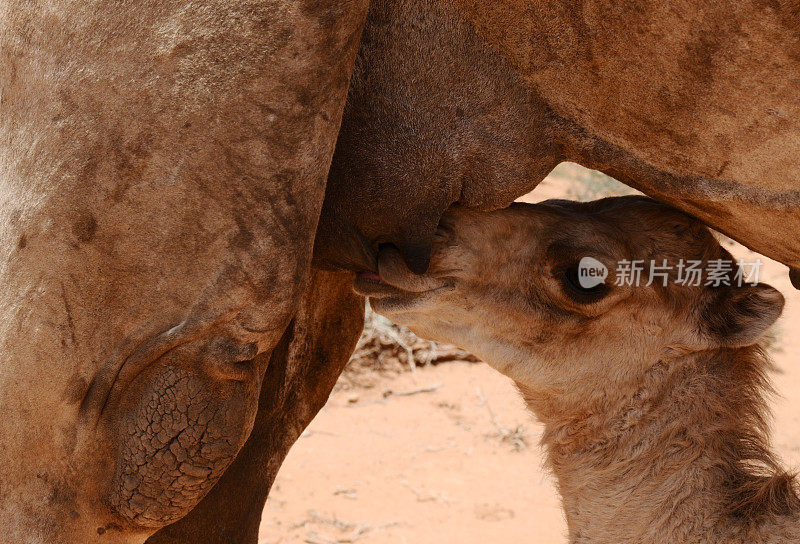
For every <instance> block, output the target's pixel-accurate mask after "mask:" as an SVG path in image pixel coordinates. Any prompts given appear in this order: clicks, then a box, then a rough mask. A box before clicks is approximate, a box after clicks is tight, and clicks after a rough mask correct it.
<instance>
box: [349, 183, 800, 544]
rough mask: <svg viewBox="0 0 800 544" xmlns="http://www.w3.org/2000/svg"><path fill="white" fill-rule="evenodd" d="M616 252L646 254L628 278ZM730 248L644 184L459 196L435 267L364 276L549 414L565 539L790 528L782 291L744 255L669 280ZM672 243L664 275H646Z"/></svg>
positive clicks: (381, 302)
mask: <svg viewBox="0 0 800 544" xmlns="http://www.w3.org/2000/svg"><path fill="white" fill-rule="evenodd" d="M534 233H535V235H534ZM585 256H591V257H593V258H595V259H597V260H598V261H600V262H602V263H603V264H604V265H605V266H607V268H608V269H609V276H608V278H606V281H605V283H601V284H599V285H597V286H593V287H590V288H586V287H583V286H582V285H581V284H580V281H579V280H580V277H579V276H578V275H577V274H579V269H578V263H579V262H580V259H581V258H582V257H585ZM622 259H628V260H634V259H640V260H643V261H644V262H645V271H644V275H643V277H644V279H645V281H642V282H641V283H640V284H639V285H638V286H637V285H635V284H634V285H625V284H624V282H618V281H617V279H620V276H619V275H618V273H617V272H618V269H615V267H614V264H615V263H617V262H619V261H620V260H622ZM720 259H721V260H722V261H723V262H724V261H729V262H733V260H732V257H731V255H730V254H729V253H728V252H727V251H726V250H725V249H723V248H722V247H721V246H720V244H719V243H718V242H717V240H716V239H715V238H714V236H713V235H712V234H711V232H710V231H709V230H708V229H707V228H706V227H705V226H704V225H702V224H701V223H700V222H699V221H697V220H695V219H693V218H690V217H688V216H687V215H685V214H683V213H682V212H678V211H676V210H673V209H672V208H670V207H668V206H666V205H663V204H660V203H657V202H655V201H652V200H650V199H647V198H641V197H621V198H611V199H604V200H600V201H596V202H592V203H586V204H578V203H572V202H566V201H548V202H546V203H543V204H540V205H515V206H512V207H511V208H509V209H506V210H499V211H495V212H488V213H486V212H478V211H470V210H466V209H454V210H453V211H451V212H450V213H448V214H447V215H446V216H445V217H444V219H443V222H442V225H441V226H440V228H439V230H438V233H437V241H436V243H435V245H434V253H433V259H432V263H431V268H430V271H429V272H428V274H426V275H424V276H415V275H413V274H412V273H411V272H410V271H408V269H407V268H405V265H404V264H403V261H402V258H401V256H400V255H399V252H386V254H385V255H382V257H381V261H380V263H379V268H380V273H381V280H382V281H381V282H379V283H378V282H376V281H375V280H374V279H370V278H369V277H366V276H365V277H361V278H359V279H358V280H357V283H356V289H357V290H358V291H359V292H361V293H362V294H366V295H369V296H370V297H371V299H370V300H371V303H372V306H373V308H375V310H376V311H378V312H381V313H385V314H386V315H388V316H389V317H391V318H392V319H394V320H395V321H397V322H400V323H402V324H405V325H407V326H409V327H410V328H411V329H412V330H414V331H415V332H417V333H419V334H421V335H425V336H428V337H431V338H434V339H438V340H443V341H450V342H454V343H457V344H460V345H462V346H464V347H466V348H468V349H471V350H472V351H474V352H475V353H476V354H477V355H479V356H480V357H482V358H483V359H484V360H486V361H487V362H488V363H489V364H491V365H492V366H493V367H494V368H496V369H498V370H499V371H501V372H503V373H504V374H506V375H508V376H510V377H511V378H512V379H514V380H515V382H516V383H517V385H518V387H519V389H520V391H521V392H522V394H523V397H524V398H525V400H526V402H527V404H528V406H529V408H530V409H531V411H532V412H533V413H534V414H535V415H536V417H537V418H538V419H539V420H541V421H542V422H543V423H544V426H545V431H544V434H543V438H542V443H543V445H544V446H545V448H546V450H547V457H548V465H549V467H550V468H551V470H552V472H553V474H554V475H555V477H556V479H557V483H558V489H559V491H560V493H561V496H562V498H563V506H564V509H565V512H566V517H567V522H568V526H569V535H570V542H572V543H576V544H577V543H580V544H588V543H601V542H602V543H609V542H613V543H615V544H622V543H631V544H633V543H669V544H690V543H691V544H696V543H698V542H702V543H711V542H714V543H728V544H734V543H737V544H738V543H745V542H746V543H748V544H749V543H764V544H766V543H770V544H777V543H789V542H797V541H798V539H800V499H798V490H797V487H796V484H795V481H794V477H793V476H792V475H790V474H789V473H788V472H787V471H785V470H784V469H783V468H781V466H780V463H779V462H778V460H777V459H776V457H775V455H774V454H773V453H772V451H771V449H770V446H769V438H768V436H769V435H768V424H767V410H766V404H765V395H766V393H767V392H768V391H769V390H770V388H769V383H768V379H767V375H766V374H767V371H768V370H769V368H770V362H769V359H768V357H767V356H766V352H765V351H764V349H763V347H762V345H763V342H764V338H765V333H766V331H767V330H768V328H769V327H770V326H771V325H772V323H773V322H774V321H775V320H776V319H777V318H778V316H779V315H780V313H781V311H782V309H783V302H784V301H783V296H782V295H781V294H780V293H779V292H778V291H776V290H775V289H773V288H772V287H769V286H767V285H764V284H747V283H744V282H740V278H739V277H737V276H736V272H737V268H736V266H735V263H734V265H732V267H731V270H730V271H728V272H727V273H725V274H723V276H724V282H722V283H721V284H720V285H714V284H713V283H714V282H713V281H712V282H711V284H710V285H706V283H709V282H708V281H707V280H708V277H703V278H701V281H700V284H699V285H692V284H680V283H676V282H677V280H678V279H679V278H678V275H677V266H678V264H679V263H680V262H681V260H683V262H684V263H686V262H688V261H701V263H702V265H703V266H702V268H704V269H705V268H706V267H707V266H714V263H716V262H719V260H720ZM664 261H666V265H667V266H671V267H673V269H672V270H671V271H670V272H669V276H668V278H667V281H666V282H662V280H661V279H660V278H657V279H656V281H654V282H653V283H652V284H651V285H645V284H646V283H648V282H647V278H648V272H649V271H650V266H651V265H650V263H651V262H655V263H656V264H657V265H663V264H665V263H664ZM487 262H492V263H493V265H492V266H487V265H486V263H487ZM618 283H621V284H622V285H618ZM690 283H694V282H690ZM725 283H728V284H730V285H725ZM740 283H741V284H740Z"/></svg>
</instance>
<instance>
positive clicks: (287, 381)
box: [147, 270, 364, 544]
mask: <svg viewBox="0 0 800 544" xmlns="http://www.w3.org/2000/svg"><path fill="white" fill-rule="evenodd" d="M363 327H364V299H363V298H362V297H360V296H356V295H355V293H353V289H352V275H351V274H347V273H341V272H339V273H336V272H332V273H331V272H323V271H317V270H313V271H312V276H311V281H310V282H309V283H308V286H307V287H306V291H305V292H304V295H303V298H302V299H301V302H300V307H299V309H298V311H297V315H296V316H295V317H294V319H293V320H292V322H291V324H290V325H289V327H288V328H287V329H286V332H285V333H284V336H283V338H282V339H281V342H280V343H279V344H278V347H277V348H275V350H274V351H273V353H272V358H271V360H270V363H269V365H268V366H267V374H266V376H265V377H264V383H263V385H262V387H261V398H260V399H259V406H258V416H257V417H256V422H255V425H254V427H253V432H252V433H251V434H250V438H248V439H247V442H246V443H245V445H244V447H243V448H242V450H241V451H240V452H239V455H238V456H237V457H236V460H235V461H234V462H233V463H232V464H231V466H230V467H229V468H228V470H227V471H226V472H225V474H224V475H223V476H222V478H221V479H220V481H219V482H218V483H217V484H216V485H215V486H214V488H213V489H212V490H211V492H210V493H209V494H208V495H207V496H206V497H205V498H204V499H203V500H202V501H201V502H200V504H199V505H198V506H197V507H196V508H195V509H194V510H192V512H190V513H189V515H187V516H186V517H185V518H183V519H181V520H180V521H178V522H177V523H175V524H173V525H170V526H168V527H166V528H164V529H162V530H161V531H159V532H158V533H156V534H155V535H153V536H152V537H150V538H149V539H148V540H147V542H148V544H159V543H163V544H167V543H172V542H186V543H193V542H204V543H217V542H219V543H221V544H222V543H237V542H243V543H244V542H257V541H258V528H259V524H260V522H261V511H262V507H263V504H264V502H265V501H266V498H267V493H268V492H269V488H270V486H271V485H272V481H273V479H274V478H275V474H276V473H277V471H278V468H279V467H280V465H281V463H282V462H283V458H284V456H285V455H286V453H287V452H288V450H289V448H290V447H291V445H292V444H293V443H294V441H295V440H296V439H297V437H298V436H299V435H300V433H301V432H302V431H303V429H304V428H305V427H306V425H308V423H309V422H310V421H311V418H313V417H314V415H316V413H317V412H318V411H319V409H320V408H322V406H323V405H324V404H325V401H327V400H328V395H329V394H330V391H331V389H332V388H333V386H334V384H335V382H336V379H337V378H338V377H339V374H340V373H341V371H342V369H343V368H344V365H345V364H346V363H347V361H348V360H349V359H350V354H351V353H352V351H353V349H354V348H355V344H356V341H357V340H358V338H359V336H360V335H361V330H362V329H363ZM276 391H277V392H278V394H276V393H275V392H276ZM223 520H224V522H223Z"/></svg>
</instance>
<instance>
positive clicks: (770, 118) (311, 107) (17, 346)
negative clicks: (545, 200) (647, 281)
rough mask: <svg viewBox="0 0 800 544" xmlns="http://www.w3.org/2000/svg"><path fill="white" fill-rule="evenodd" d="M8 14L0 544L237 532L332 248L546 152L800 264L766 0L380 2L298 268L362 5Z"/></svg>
mask: <svg viewBox="0 0 800 544" xmlns="http://www.w3.org/2000/svg"><path fill="white" fill-rule="evenodd" d="M0 10H2V11H0V92H1V93H2V97H1V98H0V112H1V113H2V116H0V142H2V144H0V184H1V185H0V187H1V188H2V190H1V191H0V199H2V200H0V209H1V210H2V213H0V229H1V230H0V241H1V242H2V243H1V245H0V284H1V285H2V297H0V311H1V312H2V325H1V326H0V350H2V356H3V361H2V372H0V410H2V414H3V416H4V417H3V419H2V422H0V444H2V447H0V525H2V527H3V530H4V537H5V538H6V540H7V541H9V542H12V543H15V542H37V541H47V542H68V543H69V542H93V541H98V542H141V541H142V540H144V539H145V538H147V536H148V535H150V534H151V533H153V531H155V530H156V529H158V528H159V527H162V526H164V525H166V524H168V523H171V522H175V523H172V524H171V525H169V526H168V527H166V528H164V529H162V530H161V531H159V532H158V533H157V534H155V535H154V536H153V537H152V538H151V541H152V542H197V541H200V540H202V541H204V542H225V543H228V542H255V541H256V540H257V530H258V522H259V519H260V511H261V506H262V505H263V501H264V499H265V497H266V495H267V492H268V489H269V485H270V484H271V481H272V478H273V477H274V475H275V472H276V471H277V468H278V466H279V465H280V461H281V459H282V458H283V455H284V454H285V453H286V451H287V449H288V447H289V446H290V445H291V443H292V442H293V441H294V439H295V438H296V437H297V435H298V434H299V433H300V431H301V430H302V428H303V426H304V425H305V424H306V423H307V422H308V421H309V420H310V419H311V417H313V414H314V413H315V411H316V410H317V409H318V408H319V407H320V406H321V405H322V404H323V403H324V400H325V398H326V397H327V393H328V391H329V389H330V387H331V386H332V383H333V381H334V380H335V378H336V375H337V374H338V372H339V370H340V369H341V366H342V365H343V364H344V361H345V360H346V358H347V355H348V352H349V350H350V349H351V347H352V345H353V343H354V342H355V338H356V337H357V335H358V332H359V329H360V316H361V311H362V309H361V307H360V303H361V302H360V299H359V298H357V297H355V296H353V295H352V294H351V293H350V291H349V287H348V285H347V284H348V276H347V274H345V273H342V272H338V270H342V269H344V270H356V271H357V270H364V269H369V268H374V263H375V261H376V255H377V253H378V250H379V247H380V246H381V244H394V245H396V246H397V247H398V248H399V249H400V250H401V251H402V252H403V254H404V256H405V258H406V260H407V262H408V263H409V264H410V265H411V266H412V268H414V269H415V270H418V271H421V270H423V269H424V268H425V266H426V263H427V259H428V254H429V247H430V238H431V236H432V233H433V231H434V229H435V227H436V224H437V223H438V219H439V217H440V216H441V214H442V212H443V211H444V210H445V209H446V208H447V207H448V206H449V205H450V204H451V203H453V202H457V201H460V202H462V203H463V204H466V205H469V206H479V207H484V208H496V207H502V206H504V205H505V204H507V203H508V202H510V201H511V200H513V198H515V197H516V196H518V195H520V194H523V193H524V192H526V191H528V190H529V189H530V188H532V187H533V186H535V185H536V183H538V181H539V180H540V179H541V178H542V177H543V176H544V175H545V174H546V173H547V172H548V171H549V170H550V169H551V168H552V167H553V166H554V165H555V164H557V163H558V162H559V161H562V160H570V159H571V160H576V161H577V162H580V163H582V164H584V165H586V166H590V167H595V168H600V169H602V170H604V171H606V172H609V173H610V174H612V175H615V176H616V177H618V178H619V179H621V180H622V181H625V182H627V183H630V184H632V185H634V186H637V187H639V188H641V189H642V190H644V191H645V192H648V193H650V194H652V195H653V196H656V197H657V198H660V199H662V200H666V201H668V202H671V203H674V204H676V205H677V206H679V207H683V208H684V209H687V210H688V211H690V212H693V213H695V214H696V215H698V216H699V217H701V218H702V219H705V220H707V221H708V222H709V223H710V224H712V225H713V226H715V227H717V228H720V229H721V230H723V231H725V232H727V233H728V234H730V235H731V236H733V237H734V238H737V239H738V240H740V241H742V242H744V243H745V244H747V245H749V246H750V247H752V248H754V249H757V250H759V251H762V252H764V253H765V254H767V255H769V256H772V257H775V258H777V259H778V260H781V261H783V262H785V263H787V264H790V265H793V266H798V264H800V248H798V242H797V239H796V237H795V235H794V233H795V232H797V226H798V215H797V206H798V194H797V190H796V187H797V184H796V180H795V179H794V178H793V176H794V175H796V173H797V172H798V171H800V168H798V166H800V156H799V154H798V151H797V150H798V138H799V137H800V129H799V128H798V119H800V116H798V113H800V112H799V111H798V108H800V106H798V103H797V100H796V97H797V96H800V82H799V81H798V74H800V61H799V60H798V59H799V58H800V55H798V32H797V28H798V26H797V24H796V23H797V13H796V10H793V8H792V7H791V6H788V5H784V4H783V3H779V2H776V3H769V2H767V3H733V2H730V3H727V4H726V3H723V4H722V5H718V4H712V3H711V2H707V3H706V2H703V3H699V4H698V3H689V2H669V3H666V4H664V3H661V4H658V3H655V2H653V3H650V2H628V3H625V4H624V5H622V3H619V4H616V3H615V4H611V3H607V2H584V3H580V4H578V3H574V2H563V3H558V2H556V3H552V2H547V3H545V2H510V1H509V2H495V3H492V4H491V5H489V6H486V5H484V4H479V3H478V2H469V1H467V0H458V1H454V2H437V1H432V0H426V1H413V2H403V3H393V2H387V1H377V2H373V3H372V5H371V6H370V10H371V11H370V14H369V17H368V20H367V25H366V32H365V39H364V40H363V43H362V45H361V52H360V54H359V61H358V66H357V70H356V72H357V77H356V78H355V80H354V85H353V87H352V89H351V90H350V98H349V106H348V108H347V111H346V114H345V116H344V120H343V125H342V127H343V128H342V130H341V133H340V135H339V140H338V144H337V146H338V147H337V151H336V153H335V156H334V162H333V166H332V168H331V170H330V175H329V177H328V191H327V194H326V201H325V204H324V206H323V212H322V216H321V217H322V219H321V226H320V228H319V230H318V238H317V245H316V252H315V257H316V262H317V263H318V264H319V266H320V267H323V268H327V269H332V270H333V271H331V272H322V271H317V272H313V273H311V274H310V273H309V261H310V257H311V245H312V237H313V234H312V233H313V230H314V228H315V227H316V225H317V219H318V218H319V216H320V203H321V200H322V196H323V188H324V178H325V174H326V170H327V167H328V161H329V159H330V153H331V150H332V149H333V145H334V140H335V138H336V135H337V131H338V128H339V127H338V119H339V115H340V112H341V108H342V105H343V101H344V95H345V91H346V87H347V81H348V77H349V74H350V70H351V68H352V64H353V62H352V59H353V56H354V54H355V50H356V46H357V43H358V36H359V31H360V28H361V25H362V23H363V21H364V17H365V10H366V3H365V2H364V1H361V2H358V1H354V2H337V3H332V2H331V3H329V2H307V3H304V2H267V1H255V0H250V1H241V2H211V3H206V2H189V1H177V0H173V1H170V2H144V1H142V2H132V3H105V2H66V3H64V2H59V3H52V4H47V3H45V4H37V5H36V6H33V5H31V4H30V3H26V2H22V1H17V0H13V1H9V2H6V3H5V4H3V5H1V6H0ZM251 428H252V429H253V430H252V432H250V429H251ZM203 497H204V498H203ZM201 499H202V500H201ZM198 501H199V503H198ZM187 512H188V514H187ZM176 520H177V521H176Z"/></svg>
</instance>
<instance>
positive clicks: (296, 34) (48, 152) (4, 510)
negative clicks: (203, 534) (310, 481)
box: [0, 0, 366, 544]
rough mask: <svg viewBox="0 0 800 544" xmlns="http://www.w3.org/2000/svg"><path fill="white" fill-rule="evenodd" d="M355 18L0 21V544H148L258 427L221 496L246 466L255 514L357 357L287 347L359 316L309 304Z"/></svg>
mask: <svg viewBox="0 0 800 544" xmlns="http://www.w3.org/2000/svg"><path fill="white" fill-rule="evenodd" d="M365 16H366V2H365V1H362V0H355V1H348V2H340V1H335V2H333V1H331V2H327V1H325V2H319V1H307V2H300V1H296V2H293V1H290V2H285V1H280V2H277V1H262V0H259V1H255V0H234V1H230V0H225V1H222V0H218V1H212V2H205V1H204V2H199V1H194V0H180V1H179V0H171V1H166V2H155V1H141V2H72V1H66V2H41V3H36V4H33V3H29V2H24V1H22V0H20V1H17V0H11V1H8V2H5V3H2V4H0V353H2V363H1V364H0V414H2V415H3V417H2V418H0V528H1V529H2V540H3V542H4V543H8V544H20V543H25V544H29V543H33V544H38V543H48V544H50V543H55V544H72V543H81V544H84V543H94V542H104V543H114V544H117V543H120V544H122V543H137V542H138V543H141V542H144V541H145V539H146V538H147V537H148V536H150V535H151V534H153V533H154V532H155V531H156V530H157V529H159V528H161V527H163V526H165V525H167V524H169V523H172V522H174V521H176V520H178V519H180V518H181V517H183V516H184V515H186V514H187V512H189V511H190V510H191V509H192V508H193V507H194V506H195V505H197V503H198V502H200V501H201V499H202V498H203V497H204V496H205V495H206V494H207V493H208V492H209V490H210V489H211V487H212V486H213V485H214V483H215V482H216V481H217V480H218V479H219V478H220V477H221V476H222V475H223V473H224V472H225V469H226V468H227V467H228V466H229V465H230V464H231V462H233V461H234V458H235V457H236V455H237V453H238V452H239V450H240V448H241V447H242V446H243V445H244V444H245V443H246V442H245V441H246V439H247V438H248V435H249V434H250V430H251V428H252V427H253V424H254V421H255V422H256V423H257V424H258V428H257V429H256V433H254V435H253V439H252V442H251V444H253V445H246V446H245V447H246V448H247V456H244V457H242V458H241V460H240V461H239V463H238V464H237V465H235V467H234V468H235V471H234V472H231V474H230V476H229V477H226V480H224V482H225V485H226V486H228V485H230V484H229V483H228V482H229V481H230V480H232V479H233V478H236V477H240V478H241V477H243V476H241V475H240V473H241V471H242V470H243V469H242V468H241V467H240V465H242V464H246V463H247V462H248V459H252V460H254V461H253V462H258V463H259V465H260V466H259V467H258V470H257V471H256V473H255V474H257V475H258V476H259V477H260V478H261V481H260V482H259V487H258V489H253V490H252V491H253V492H254V493H257V494H258V495H259V500H261V502H263V495H264V494H265V493H266V491H265V489H264V486H268V485H269V482H270V481H271V478H272V476H274V473H275V471H276V470H277V465H278V464H279V460H280V459H281V458H282V457H283V455H284V454H285V453H286V450H287V449H288V447H289V445H290V443H291V441H292V440H293V439H294V438H295V437H296V436H297V435H298V433H299V432H300V429H301V428H302V427H303V426H304V425H305V424H306V423H308V421H309V420H310V418H311V417H312V416H313V413H314V412H315V411H316V410H317V409H318V408H319V406H320V405H321V404H322V403H323V402H324V397H325V396H326V393H327V391H329V390H330V387H331V384H332V382H333V380H334V379H335V376H336V374H337V373H338V371H339V369H340V368H341V364H342V363H341V361H342V360H343V359H344V357H343V356H342V355H341V353H339V352H338V350H340V349H341V350H346V349H349V348H351V347H352V343H351V342H347V341H346V342H344V344H343V347H340V348H336V349H333V350H330V351H326V350H325V349H322V348H319V349H316V350H315V346H316V345H317V344H316V343H314V342H310V341H309V340H308V334H310V333H309V332H308V331H302V332H301V333H298V332H297V328H298V327H307V328H308V329H309V330H311V331H314V334H316V333H317V332H320V331H321V332H320V334H321V335H322V336H320V338H327V337H329V336H330V333H329V332H326V327H327V326H329V325H320V324H319V323H318V318H317V317H316V316H315V312H319V313H320V315H328V314H330V312H331V308H336V309H337V312H340V311H341V308H342V307H347V308H351V310H352V308H354V307H355V306H353V300H351V297H352V295H349V294H348V295H347V296H344V295H343V294H342V289H341V282H342V281H344V280H343V279H341V278H337V277H335V276H324V277H323V276H318V275H315V277H314V279H313V281H312V283H310V284H308V283H307V282H308V281H309V280H308V277H309V270H310V261H311V252H312V246H313V238H314V231H315V228H316V224H317V220H318V217H319V212H320V208H321V205H322V198H323V190H324V185H325V176H326V174H327V170H328V166H329V163H330V159H331V156H332V153H333V148H334V145H335V139H336V134H337V132H338V128H339V122H340V119H341V112H342V109H343V106H344V99H345V97H346V92H347V86H348V83H349V77H350V73H351V71H352V64H353V61H354V58H355V54H356V50H357V43H358V39H359V35H360V30H361V27H362V26H363V21H364V18H365ZM320 290H323V291H326V292H328V291H329V292H330V295H325V296H322V295H319V291H320ZM314 300H319V302H320V305H319V306H320V307H319V309H309V308H307V307H304V309H302V310H300V311H301V315H300V316H298V317H297V318H296V319H295V320H294V321H292V319H293V316H294V315H295V314H296V312H297V311H298V305H300V304H301V301H305V302H302V304H306V305H308V304H310V303H312V302H308V301H314ZM356 306H357V305H356ZM359 311H360V310H356V314H353V313H352V311H350V312H348V313H346V314H345V317H342V318H341V319H345V320H346V321H347V323H345V324H344V325H343V328H344V329H345V333H347V332H348V331H350V330H353V329H357V328H358V325H357V323H354V322H353V320H354V319H355V320H357V319H358V317H357V315H358V312H359ZM326 312H327V314H326ZM287 327H290V329H288V330H287ZM350 336H352V333H350ZM295 337H297V338H299V340H298V339H296V338H295ZM281 338H283V339H284V340H283V341H281ZM280 342H283V344H280ZM279 345H282V348H281V349H282V350H283V351H284V352H285V353H283V352H282V351H280V350H279V352H278V353H274V354H273V352H274V351H275V350H276V346H279ZM287 350H288V351H287ZM304 350H312V353H311V354H310V355H307V354H306V353H305V352H304ZM329 359H330V361H333V363H330V364H329ZM265 372H266V375H265ZM264 380H266V381H265V382H264ZM262 382H263V383H264V387H263V388H262ZM264 388H266V389H264ZM259 405H260V406H261V407H262V411H261V413H260V414H259V415H258V417H257V409H258V407H259ZM253 448H256V449H258V450H259V451H256V452H255V453H253V452H251V450H252V449H253ZM259 455H260V456H261V458H259ZM265 456H266V457H265ZM265 458H266V459H267V461H268V462H267V463H266V464H263V461H264V459H265ZM244 470H246V468H245V469H244ZM226 490H229V488H228V487H225V488H221V492H225V491H226ZM201 540H202V541H207V540H203V539H200V540H198V539H197V538H194V539H193V540H192V541H194V542H197V541H201Z"/></svg>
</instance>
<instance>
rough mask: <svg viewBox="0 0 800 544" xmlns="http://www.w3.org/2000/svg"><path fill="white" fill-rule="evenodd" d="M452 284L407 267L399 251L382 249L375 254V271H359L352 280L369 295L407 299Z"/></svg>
mask: <svg viewBox="0 0 800 544" xmlns="http://www.w3.org/2000/svg"><path fill="white" fill-rule="evenodd" d="M451 287H452V283H451V282H449V281H447V280H446V279H443V278H436V277H433V276H431V275H429V274H425V275H418V274H415V273H414V272H412V271H411V270H409V269H408V267H407V266H406V264H405V261H404V260H403V258H402V255H401V254H400V252H399V251H398V250H397V249H395V248H393V247H390V248H387V249H382V250H381V252H380V254H379V255H378V273H375V272H361V273H359V274H358V275H357V276H356V279H355V281H354V282H353V290H354V291H355V292H356V293H358V294H360V295H363V296H365V297H369V298H370V299H390V298H391V299H397V300H400V299H402V300H404V301H406V302H411V301H412V300H414V299H417V298H420V297H422V296H423V295H430V294H432V293H435V292H439V291H442V290H445V289H448V288H451Z"/></svg>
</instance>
